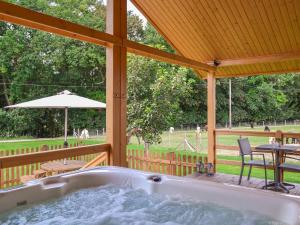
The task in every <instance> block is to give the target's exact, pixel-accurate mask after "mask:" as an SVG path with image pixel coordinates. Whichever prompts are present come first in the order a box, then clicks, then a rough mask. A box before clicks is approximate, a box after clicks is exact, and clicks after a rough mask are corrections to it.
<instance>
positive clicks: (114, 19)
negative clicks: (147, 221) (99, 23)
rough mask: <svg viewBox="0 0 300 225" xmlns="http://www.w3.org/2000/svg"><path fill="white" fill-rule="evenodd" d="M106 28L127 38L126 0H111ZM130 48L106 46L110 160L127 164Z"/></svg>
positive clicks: (117, 163)
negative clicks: (128, 56) (128, 58)
mask: <svg viewBox="0 0 300 225" xmlns="http://www.w3.org/2000/svg"><path fill="white" fill-rule="evenodd" d="M106 31H107V32H108V33H110V34H112V35H114V36H117V37H118V38H120V39H126V38H127V0H108V2H107V16H106ZM126 61H127V50H126V48H125V47H122V46H117V45H114V46H113V47H112V48H107V49H106V105H107V107H106V130H107V142H108V143H110V144H111V148H112V154H111V156H112V157H111V162H112V165H115V166H124V167H126V166H127V162H126V145H127V139H126V128H127V78H126V70H127V68H126Z"/></svg>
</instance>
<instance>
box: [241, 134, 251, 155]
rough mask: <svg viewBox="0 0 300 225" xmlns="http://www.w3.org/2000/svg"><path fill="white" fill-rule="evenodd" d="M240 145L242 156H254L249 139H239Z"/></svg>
mask: <svg viewBox="0 0 300 225" xmlns="http://www.w3.org/2000/svg"><path fill="white" fill-rule="evenodd" d="M238 143H239V147H240V153H241V156H244V155H251V154H252V149H251V145H250V143H249V139H248V138H240V139H238Z"/></svg>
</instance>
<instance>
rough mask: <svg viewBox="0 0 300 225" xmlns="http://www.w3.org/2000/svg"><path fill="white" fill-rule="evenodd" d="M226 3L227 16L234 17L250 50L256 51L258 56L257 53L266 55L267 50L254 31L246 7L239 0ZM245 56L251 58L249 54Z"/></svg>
mask: <svg viewBox="0 0 300 225" xmlns="http://www.w3.org/2000/svg"><path fill="white" fill-rule="evenodd" d="M226 3H227V7H225V10H226V13H227V16H229V17H232V20H233V19H234V22H233V23H235V24H237V26H238V27H239V29H240V32H241V34H242V39H245V40H246V41H247V43H245V44H248V45H249V48H251V49H253V50H252V51H255V52H256V54H257V52H260V53H259V54H264V53H265V50H264V48H263V45H262V44H261V40H260V39H259V38H258V36H257V34H256V32H255V30H254V29H253V27H252V25H251V23H250V21H249V17H248V15H247V14H246V11H245V9H244V6H243V5H242V4H241V2H240V1H239V0H237V1H230V2H228V1H226ZM224 4H225V2H224ZM224 4H223V5H224ZM227 8H228V9H227ZM230 15H232V16H230ZM252 55H253V54H252ZM244 56H249V52H248V53H247V52H246V53H244Z"/></svg>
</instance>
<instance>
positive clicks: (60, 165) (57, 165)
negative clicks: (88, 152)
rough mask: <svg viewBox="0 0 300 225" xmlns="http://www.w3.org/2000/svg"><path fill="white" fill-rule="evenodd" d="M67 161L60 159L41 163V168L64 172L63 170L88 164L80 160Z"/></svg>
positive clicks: (70, 169)
mask: <svg viewBox="0 0 300 225" xmlns="http://www.w3.org/2000/svg"><path fill="white" fill-rule="evenodd" d="M65 162H66V163H64V160H60V161H52V162H47V163H43V164H42V165H41V169H43V170H45V171H47V172H49V173H51V174H52V173H53V172H56V173H63V172H68V171H73V170H78V169H80V168H82V167H83V166H84V165H85V164H86V162H84V161H80V160H66V161H65Z"/></svg>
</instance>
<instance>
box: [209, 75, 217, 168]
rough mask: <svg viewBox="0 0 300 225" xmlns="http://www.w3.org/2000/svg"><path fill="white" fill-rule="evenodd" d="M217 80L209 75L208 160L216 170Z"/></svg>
mask: <svg viewBox="0 0 300 225" xmlns="http://www.w3.org/2000/svg"><path fill="white" fill-rule="evenodd" d="M215 128H216V78H215V76H214V73H208V74H207V139H208V149H207V151H208V152H207V158H208V162H209V163H213V165H214V170H215V169H216V168H215V166H216V136H215Z"/></svg>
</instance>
